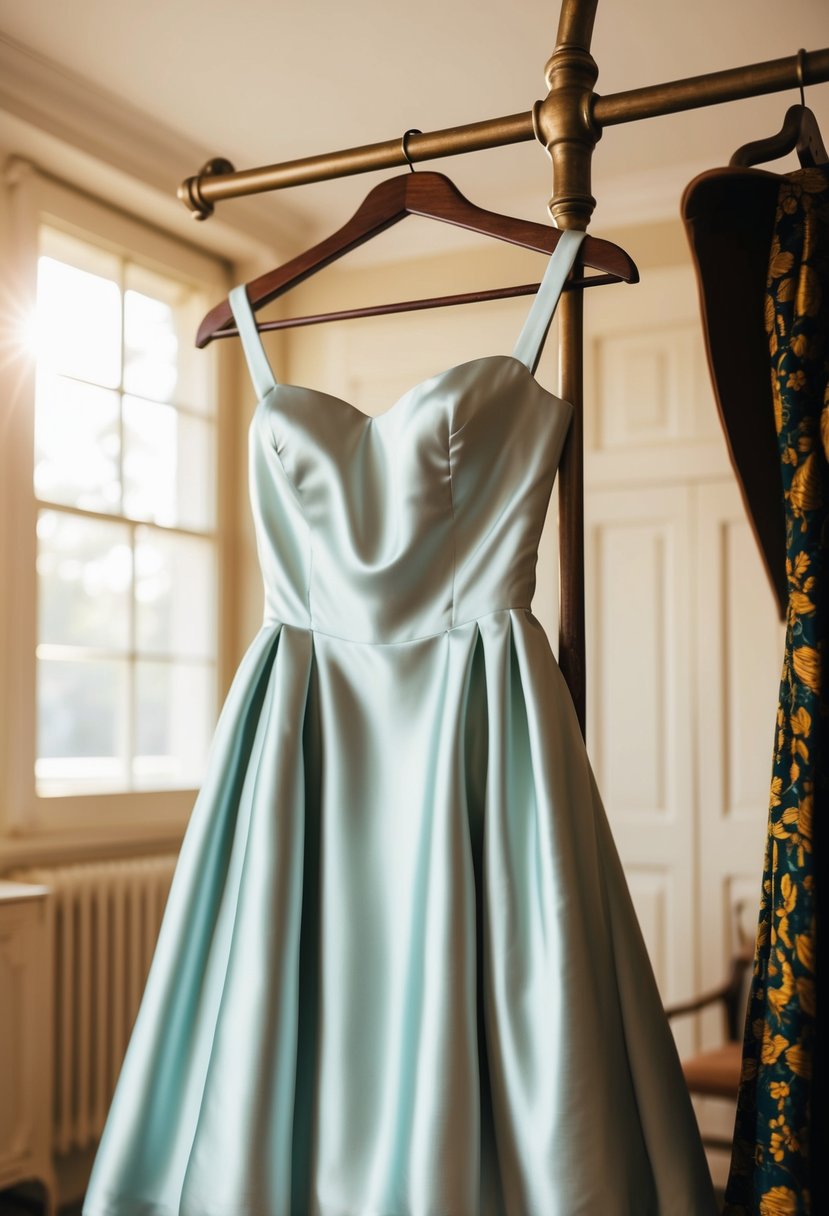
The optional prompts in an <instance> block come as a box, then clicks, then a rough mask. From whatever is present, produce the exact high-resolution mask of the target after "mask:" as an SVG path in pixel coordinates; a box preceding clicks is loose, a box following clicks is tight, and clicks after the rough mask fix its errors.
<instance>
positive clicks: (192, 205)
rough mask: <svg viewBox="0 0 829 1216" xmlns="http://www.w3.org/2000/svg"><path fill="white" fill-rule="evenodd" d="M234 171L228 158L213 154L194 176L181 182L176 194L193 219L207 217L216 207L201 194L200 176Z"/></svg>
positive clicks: (213, 175)
mask: <svg viewBox="0 0 829 1216" xmlns="http://www.w3.org/2000/svg"><path fill="white" fill-rule="evenodd" d="M235 172H236V169H235V168H234V166H233V165H232V164H231V163H230V161H229V160H226V159H225V158H224V157H223V156H214V157H213V159H212V160H209V161H207V163H206V164H204V165H202V167H201V169H199V171H198V173H197V174H196V176H195V177H188V178H186V179H185V180H184V181H183V182H182V183H181V185H180V186H179V188H178V190H177V191H176V194H177V195H178V197H179V199H180V200H181V201H182V202H183V203H184V205H185V207H187V208H188V209H189V211H190V212H191V213H192V216H193V219H194V220H206V219H209V218H210V216H211V215H212V214H213V212H214V211H215V209H216V204H215V203H211V202H210V200H209V199H207V198H205V197H204V196H203V195H202V192H201V183H202V178H204V177H218V176H219V175H220V174H224V173H235Z"/></svg>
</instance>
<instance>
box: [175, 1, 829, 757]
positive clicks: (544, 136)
mask: <svg viewBox="0 0 829 1216" xmlns="http://www.w3.org/2000/svg"><path fill="white" fill-rule="evenodd" d="M598 2H599V0H562V5H561V13H560V16H559V24H558V34H557V37H556V46H555V50H554V51H553V54H552V55H551V57H550V59H549V61H548V63H547V65H546V68H545V73H544V74H545V79H546V82H547V87H548V90H549V91H548V93H547V96H546V97H545V98H544V99H543V100H540V101H537V102H536V103H535V104H534V106H533V108H532V110H531V111H530V112H529V113H526V114H510V115H508V116H507V117H505V118H493V119H487V120H485V121H483V122H476V123H469V124H467V125H465V126H460V127H449V128H446V129H444V130H441V131H433V132H427V133H424V134H421V135H412V136H411V137H410V138H409V140H408V143H407V153H408V157H404V155H403V150H402V147H401V141H400V138H399V136H398V137H396V138H395V139H390V140H387V141H385V142H383V143H377V144H365V145H363V146H361V147H358V148H348V149H345V150H344V151H340V152H329V153H324V154H323V155H319V156H309V157H304V158H303V159H301V160H293V161H285V162H283V163H281V164H276V165H266V166H264V167H262V168H258V169H245V170H243V171H241V172H236V171H235V170H234V168H233V165H232V164H230V162H229V161H227V160H223V159H215V160H212V161H209V162H208V164H207V165H205V166H204V168H203V169H202V170H201V172H200V173H199V174H197V175H196V176H195V177H189V178H187V179H186V181H184V182H183V183H182V185H181V186H180V187H179V191H178V195H179V198H180V199H181V200H182V202H183V203H184V204H185V205H186V206H187V207H189V208H190V210H191V211H192V212H193V215H194V217H195V218H196V219H206V218H207V217H208V216H209V215H211V214H212V212H213V209H214V207H215V204H216V202H218V201H219V200H220V199H226V198H238V197H240V196H242V195H246V194H259V193H263V192H265V191H270V190H284V189H286V188H287V187H289V186H300V185H305V184H307V183H309V182H318V181H327V180H330V179H332V178H338V177H348V176H351V175H353V174H357V173H370V172H373V171H375V170H377V169H392V168H400V167H404V166H406V164H407V163H408V162H410V161H426V160H437V159H440V158H441V157H446V156H455V155H457V154H459V153H461V152H477V151H481V150H482V149H484V148H498V147H503V146H504V145H506V144H514V143H522V142H524V141H528V140H531V139H538V140H539V141H540V142H541V143H542V144H543V145H544V146H545V148H546V149H547V151H548V153H549V155H550V158H551V160H552V162H553V196H552V198H551V200H550V202H549V205H548V207H549V212H550V215H551V216H552V218H553V220H554V221H555V223H556V225H557V227H559V228H579V229H586V228H587V226H588V224H589V223H590V217H591V215H592V213H593V209H594V208H595V206H596V200H595V198H594V197H593V195H592V194H591V164H592V156H593V149H594V148H595V146H596V144H597V142H598V141H599V139H600V138H601V136H602V131H603V129H604V128H605V127H608V126H615V125H616V124H617V123H623V122H637V121H639V120H640V119H642V118H654V117H656V116H658V115H660V114H675V113H679V112H680V111H682V110H693V109H699V108H701V107H703V106H710V105H719V104H720V103H721V102H726V101H737V100H741V99H742V98H746V97H758V96H760V95H761V94H764V93H777V92H780V91H782V90H784V89H796V88H798V87H799V86H800V85H801V84H802V85H808V84H819V83H821V82H823V81H827V80H829V48H826V49H823V50H818V51H811V52H808V53H806V54H804V55H802V56H800V60H801V71H800V72H799V64H798V56H797V55H796V54H793V55H790V56H788V57H786V58H783V59H772V60H768V61H767V62H765V63H755V64H749V65H747V66H745V67H739V68H731V69H728V70H727V71H722V72H712V73H708V74H706V75H701V76H690V77H688V78H687V79H684V80H675V81H670V82H668V83H666V84H656V85H649V86H647V87H645V88H641V89H630V90H626V91H625V92H622V93H610V94H608V95H607V96H606V97H602V96H600V95H599V94H597V93H595V92H594V91H593V86H594V84H595V83H596V79H597V77H598V74H599V69H598V66H597V64H596V61H595V60H594V59H593V56H592V55H591V54H590V42H591V39H592V36H593V24H594V21H595V17H596V9H597V7H598ZM557 316H558V344H559V384H558V394H559V396H561V397H563V398H564V399H565V400H567V401H570V402H572V404H573V408H574V413H573V421H572V423H571V426H570V431H569V434H568V438H567V442H566V445H565V449H564V452H563V455H562V460H561V465H560V467H559V502H560V511H559V565H560V575H561V576H560V615H559V666H560V668H561V671H562V674H563V675H564V678H565V680H566V681H567V684H568V687H569V689H570V693H571V696H572V698H573V703H574V705H575V707H576V712H577V714H578V717H579V722H580V724H581V729H582V733H584V729H585V662H584V467H583V414H582V409H583V403H582V394H583V333H584V330H583V316H584V310H583V291H580V290H576V291H566V292H564V293H563V294H562V296H561V300H560V302H559V306H558V310H557Z"/></svg>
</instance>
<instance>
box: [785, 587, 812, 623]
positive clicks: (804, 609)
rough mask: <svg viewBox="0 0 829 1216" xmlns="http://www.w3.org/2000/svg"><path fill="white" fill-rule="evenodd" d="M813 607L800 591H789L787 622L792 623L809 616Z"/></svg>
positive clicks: (806, 596)
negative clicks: (798, 618)
mask: <svg viewBox="0 0 829 1216" xmlns="http://www.w3.org/2000/svg"><path fill="white" fill-rule="evenodd" d="M814 610H815V606H814V604H813V603H812V601H811V600H810V599H809V597H808V595H804V593H803V592H802V591H789V620H790V621H794V620H795V619H796V618H797V617H799V616H811V614H812V613H813V612H814Z"/></svg>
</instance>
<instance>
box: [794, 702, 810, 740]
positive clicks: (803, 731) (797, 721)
mask: <svg viewBox="0 0 829 1216" xmlns="http://www.w3.org/2000/svg"><path fill="white" fill-rule="evenodd" d="M790 721H791V724H792V730H793V731H794V733H795V734H796V735H808V733H809V731H810V730H811V729H812V715H811V714H810V713H809V711H808V709H806V708H805V706H803V705H801V706H800V707H799V708H798V709H796V710H795V711H794V713H793V714H792V716H791V718H790Z"/></svg>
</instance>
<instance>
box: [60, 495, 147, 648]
mask: <svg viewBox="0 0 829 1216" xmlns="http://www.w3.org/2000/svg"><path fill="white" fill-rule="evenodd" d="M37 573H38V641H39V642H49V643H55V644H59V645H70V646H71V645H75V646H94V647H101V648H107V649H113V650H126V649H127V647H128V646H129V611H130V595H131V590H132V552H131V549H130V534H129V528H128V527H127V525H126V524H119V523H110V522H109V521H105V520H96V519H84V518H83V517H80V516H77V515H67V514H64V513H63V512H60V511H41V512H40V515H39V516H38V521H37Z"/></svg>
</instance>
